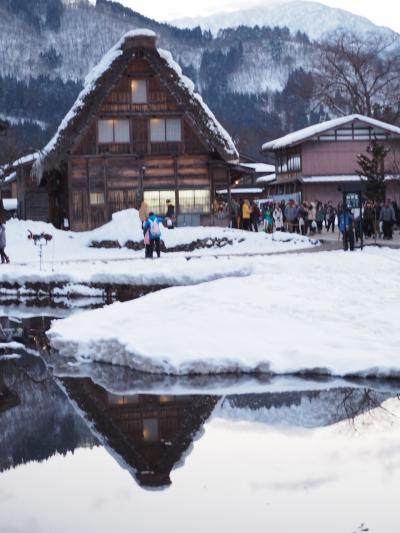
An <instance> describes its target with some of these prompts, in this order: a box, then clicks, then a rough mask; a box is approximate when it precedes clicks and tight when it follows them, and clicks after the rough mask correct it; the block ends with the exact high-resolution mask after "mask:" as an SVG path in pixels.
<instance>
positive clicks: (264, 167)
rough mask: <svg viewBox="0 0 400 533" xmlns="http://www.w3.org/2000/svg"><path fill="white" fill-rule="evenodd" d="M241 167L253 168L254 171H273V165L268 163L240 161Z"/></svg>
mask: <svg viewBox="0 0 400 533" xmlns="http://www.w3.org/2000/svg"><path fill="white" fill-rule="evenodd" d="M241 165H242V167H247V168H251V169H253V170H254V171H255V172H265V173H266V174H268V173H270V172H275V165H268V163H241Z"/></svg>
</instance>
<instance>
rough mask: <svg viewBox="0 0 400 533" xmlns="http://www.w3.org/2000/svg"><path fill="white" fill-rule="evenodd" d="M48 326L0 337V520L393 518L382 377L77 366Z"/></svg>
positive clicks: (399, 421)
mask: <svg viewBox="0 0 400 533" xmlns="http://www.w3.org/2000/svg"><path fill="white" fill-rule="evenodd" d="M47 325H48V319H44V318H40V319H39V318H35V319H25V320H24V321H22V322H19V326H18V327H19V330H20V331H19V333H18V335H19V336H20V337H24V344H26V345H30V347H31V348H33V347H34V346H36V348H38V347H39V348H40V350H41V357H37V356H34V355H30V354H28V353H26V351H24V350H18V349H16V350H15V349H14V350H9V349H4V348H3V350H2V353H3V355H4V354H8V355H10V353H16V354H19V355H21V357H20V358H18V359H9V360H1V361H0V532H1V533H7V532H24V533H25V532H32V533H33V532H45V533H53V532H57V533H80V532H82V533H83V532H85V533H88V532H93V533H102V532H104V533H105V532H107V533H109V532H117V533H119V532H121V533H124V532H133V531H140V532H166V533H169V532H171V533H180V532H185V533H186V532H193V533H197V532H199V533H200V532H202V533H203V532H205V531H210V532H232V533H236V532H237V533H239V532H244V531H249V532H255V533H256V532H257V533H258V532H267V531H268V532H272V533H291V532H300V533H342V532H343V533H352V532H360V531H370V532H373V533H396V532H398V531H399V526H398V522H399V517H400V514H399V510H398V509H399V507H398V494H399V492H400V418H399V416H400V402H399V398H398V392H399V390H400V388H398V387H397V385H396V384H395V383H384V382H382V383H378V382H373V383H349V382H335V381H326V382H320V383H318V382H309V381H306V380H295V379H293V380H290V379H289V380H286V381H285V382H284V383H283V381H278V382H277V381H276V380H275V381H274V380H267V379H265V380H263V381H257V380H255V381H254V380H253V381H252V380H247V381H246V380H244V381H243V380H238V379H237V378H227V379H218V378H216V379H214V380H204V378H202V379H201V380H200V381H199V380H197V381H196V380H188V379H187V380H174V379H170V380H168V379H163V378H157V377H149V376H141V375H138V374H136V373H134V372H132V371H127V370H125V369H115V368H111V367H108V366H105V365H94V366H93V367H89V368H85V369H84V370H82V369H76V368H75V367H71V366H70V365H68V364H65V362H58V361H56V360H54V358H53V356H50V355H49V354H48V353H47V351H46V343H45V338H44V336H43V330H44V329H46V327H47ZM15 327H16V326H15ZM9 329H10V328H9Z"/></svg>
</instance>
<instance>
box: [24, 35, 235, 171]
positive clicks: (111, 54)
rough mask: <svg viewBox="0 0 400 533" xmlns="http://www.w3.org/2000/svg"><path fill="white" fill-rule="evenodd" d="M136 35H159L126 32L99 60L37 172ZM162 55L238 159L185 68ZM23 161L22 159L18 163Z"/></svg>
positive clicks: (162, 52) (41, 155) (40, 154)
mask: <svg viewBox="0 0 400 533" xmlns="http://www.w3.org/2000/svg"><path fill="white" fill-rule="evenodd" d="M135 37H152V38H154V39H155V38H156V37H157V36H156V34H155V33H154V32H153V31H151V30H147V29H136V30H132V31H129V32H127V33H125V35H123V36H122V37H121V39H120V40H119V41H118V42H117V43H116V44H115V45H114V46H113V47H112V48H111V49H110V50H109V51H108V52H107V53H106V54H105V55H104V56H103V58H102V59H101V60H100V62H99V63H98V64H97V65H96V66H95V67H94V68H93V69H92V70H91V71H90V72H89V74H88V75H87V76H86V78H85V81H84V87H83V89H82V91H81V92H80V94H79V96H78V98H77V99H76V101H75V103H74V105H73V106H72V108H71V109H70V110H69V111H68V113H67V114H66V115H65V117H64V118H63V120H62V121H61V123H60V125H59V127H58V130H57V132H56V133H55V135H54V136H53V137H52V139H50V141H49V142H48V143H47V145H46V146H45V147H44V148H43V150H41V151H40V152H37V153H36V154H33V155H34V160H35V163H34V168H33V170H34V171H35V167H36V172H37V173H40V172H41V168H40V167H41V166H42V163H43V161H44V159H45V158H46V157H47V156H48V155H49V154H50V153H51V152H53V151H54V150H55V149H56V148H57V147H58V145H59V144H60V140H61V137H62V135H63V134H64V133H65V131H66V129H67V128H68V127H69V126H70V124H71V122H72V121H73V119H75V117H77V115H79V113H80V112H81V111H82V110H83V108H84V107H85V105H86V103H87V101H88V97H89V96H90V95H91V94H92V93H93V92H94V91H95V89H96V88H97V87H98V85H99V83H98V82H99V81H100V78H101V77H102V76H103V75H104V74H105V73H106V72H107V71H108V70H109V69H110V68H111V67H113V66H114V63H115V61H116V60H117V59H118V58H119V57H120V56H122V54H123V53H124V45H125V43H126V41H128V40H130V39H132V38H135ZM155 50H156V51H157V52H158V54H159V56H160V57H161V58H162V59H163V60H164V61H165V62H166V63H167V65H168V67H169V68H170V69H172V70H173V71H174V72H175V74H176V75H177V79H178V80H179V81H178V83H179V85H180V87H181V89H182V90H183V91H185V93H186V96H187V97H189V98H190V100H191V102H192V103H193V104H194V105H195V104H197V106H199V107H200V108H201V110H202V112H203V114H204V116H205V117H206V122H207V123H206V126H207V128H208V129H209V130H210V131H211V132H213V133H214V136H215V138H216V140H217V141H218V142H219V143H220V144H221V145H222V146H223V148H224V151H225V152H226V153H227V154H228V155H229V156H230V158H231V159H230V162H238V160H239V154H238V152H237V150H236V147H235V144H234V142H233V140H232V138H231V137H230V135H229V134H228V132H227V131H226V130H225V129H224V128H223V127H222V126H221V124H220V123H219V122H218V120H217V119H216V117H215V115H214V114H213V113H212V112H211V110H210V109H209V108H208V106H207V105H206V104H205V103H204V102H203V100H202V98H201V96H200V95H199V94H198V93H196V92H195V91H194V84H193V82H192V81H191V80H190V79H189V78H187V77H186V76H184V75H183V74H182V69H181V68H180V66H179V65H178V64H177V63H176V62H175V61H174V60H173V59H172V55H171V54H170V53H169V52H168V51H166V50H162V49H159V48H155ZM19 164H21V162H20V163H19Z"/></svg>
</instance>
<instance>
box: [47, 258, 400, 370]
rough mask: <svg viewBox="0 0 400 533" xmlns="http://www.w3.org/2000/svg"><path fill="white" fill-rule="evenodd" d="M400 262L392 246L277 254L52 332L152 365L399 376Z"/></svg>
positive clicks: (87, 357) (61, 345) (59, 343)
mask: <svg viewBox="0 0 400 533" xmlns="http://www.w3.org/2000/svg"><path fill="white" fill-rule="evenodd" d="M399 264H400V252H399V251H397V250H388V249H379V250H377V249H367V250H364V252H356V253H347V254H346V253H344V252H341V251H340V252H324V253H320V254H303V255H300V254H299V255H293V256H292V255H291V256H272V257H269V258H268V261H265V262H264V263H263V264H262V266H261V265H260V268H259V272H260V273H258V274H254V275H251V276H249V277H247V278H241V279H237V278H230V279H222V280H218V281H214V282H209V283H204V284H201V285H198V286H190V287H174V288H171V289H166V290H163V291H159V292H157V293H153V294H150V295H147V296H145V297H143V298H141V299H139V300H135V301H131V302H126V303H116V304H113V305H111V306H108V307H106V308H103V309H99V310H95V311H89V312H86V313H82V314H80V315H79V316H77V315H75V316H72V317H70V318H68V319H66V320H63V321H59V322H57V323H54V324H53V325H52V328H51V330H50V333H49V336H50V339H51V342H52V344H53V346H54V347H55V348H56V349H58V350H59V351H60V353H61V354H62V355H64V356H72V357H75V358H76V359H78V360H79V361H81V362H90V361H100V362H106V363H111V364H119V365H126V366H129V367H131V368H133V369H136V370H139V371H143V372H151V373H162V374H177V375H185V374H214V373H228V372H232V373H251V372H254V373H272V374H293V373H298V372H301V373H302V374H303V375H304V374H305V373H306V372H309V373H314V374H316V373H320V374H326V375H334V376H348V375H358V376H375V375H378V376H379V377H386V376H391V377H393V376H396V377H399V376H400V362H399V359H398V345H399V340H400V336H399V333H398V325H397V317H398V309H399V304H398V295H399V294H400V280H399V278H398V275H397V268H396V266H398V265H399ZM371 287H373V290H372V291H371Z"/></svg>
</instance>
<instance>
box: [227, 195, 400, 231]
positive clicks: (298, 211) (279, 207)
mask: <svg viewBox="0 0 400 533" xmlns="http://www.w3.org/2000/svg"><path fill="white" fill-rule="evenodd" d="M229 212H230V220H231V224H230V225H231V227H232V228H236V229H243V230H247V231H259V228H260V227H262V229H263V230H264V231H266V232H267V233H272V232H273V231H288V232H290V233H293V232H296V233H299V234H301V235H311V236H312V235H315V234H321V233H322V231H323V230H324V229H325V230H326V231H327V232H334V231H335V228H336V225H337V224H338V222H339V220H340V216H341V214H343V213H344V212H345V210H344V209H343V206H342V204H338V205H336V206H335V205H333V202H327V203H322V202H320V201H315V202H306V201H304V202H301V203H296V202H295V201H294V200H288V201H286V202H285V201H281V202H274V201H266V202H263V203H262V204H261V208H260V207H259V205H258V204H257V203H256V202H255V201H249V200H247V199H244V200H241V201H240V202H238V201H237V200H236V199H234V198H232V199H231V202H230V206H229ZM351 215H352V220H353V224H354V228H353V229H354V232H355V233H354V234H355V239H356V240H357V239H358V238H359V237H360V236H361V232H362V233H363V235H364V236H365V237H372V236H378V237H383V238H384V239H392V237H393V227H394V225H400V212H399V208H398V206H397V203H396V202H392V201H390V200H387V201H386V202H384V203H383V202H382V203H379V202H372V201H369V200H367V201H365V202H364V204H363V212H362V217H363V221H362V222H361V213H360V209H353V210H351ZM361 226H362V227H361ZM339 231H341V229H340V227H339Z"/></svg>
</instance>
